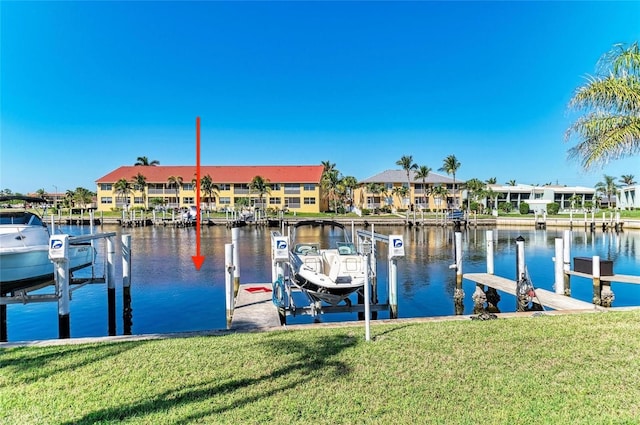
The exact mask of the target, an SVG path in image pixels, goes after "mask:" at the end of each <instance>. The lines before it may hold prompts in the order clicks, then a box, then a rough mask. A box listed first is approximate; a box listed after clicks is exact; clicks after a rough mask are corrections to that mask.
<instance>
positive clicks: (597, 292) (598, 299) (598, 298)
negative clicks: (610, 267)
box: [591, 255, 602, 305]
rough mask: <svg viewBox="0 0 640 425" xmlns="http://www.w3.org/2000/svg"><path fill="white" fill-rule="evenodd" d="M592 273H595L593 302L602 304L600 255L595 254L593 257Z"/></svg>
mask: <svg viewBox="0 0 640 425" xmlns="http://www.w3.org/2000/svg"><path fill="white" fill-rule="evenodd" d="M591 273H592V274H593V303H594V304H595V305H601V304H602V293H601V288H600V257H599V256H597V255H594V256H593V257H592V259H591Z"/></svg>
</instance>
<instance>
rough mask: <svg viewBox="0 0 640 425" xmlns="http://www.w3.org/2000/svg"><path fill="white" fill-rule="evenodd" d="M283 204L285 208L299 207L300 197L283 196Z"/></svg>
mask: <svg viewBox="0 0 640 425" xmlns="http://www.w3.org/2000/svg"><path fill="white" fill-rule="evenodd" d="M284 206H285V207H287V208H300V197H287V198H284Z"/></svg>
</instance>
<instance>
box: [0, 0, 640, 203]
mask: <svg viewBox="0 0 640 425" xmlns="http://www.w3.org/2000/svg"><path fill="white" fill-rule="evenodd" d="M0 14H1V34H0V36H1V37H0V43H1V46H0V47H1V50H0V59H1V63H0V66H1V68H0V83H1V86H0V96H1V99H0V101H1V105H0V106H1V128H0V131H1V133H0V136H1V145H0V165H1V170H0V188H1V189H4V188H9V189H11V190H12V191H13V192H22V193H26V192H32V191H35V190H37V189H39V188H43V189H45V191H47V192H53V191H54V190H55V189H56V188H57V189H58V190H59V191H64V190H67V189H75V188H76V187H78V186H82V187H86V188H88V189H91V190H95V180H96V179H98V178H99V177H101V176H103V175H105V174H107V173H108V172H110V171H112V170H113V169H115V168H117V167H119V166H120V165H132V164H133V163H134V162H135V160H136V158H137V157H139V156H147V157H148V158H149V159H156V160H159V161H160V163H161V164H162V165H186V164H195V119H196V117H197V116H200V117H201V120H202V130H201V132H202V138H201V155H202V159H201V162H202V164H205V165H234V164H243V165H251V164H259V165H273V164H319V163H320V162H321V161H325V160H330V161H331V162H334V163H336V167H337V168H338V169H339V170H340V171H341V172H342V174H343V175H352V176H355V177H356V178H357V179H359V180H362V179H365V178H367V177H370V176H372V175H374V174H376V173H378V172H381V171H383V170H385V169H397V168H398V167H397V166H396V165H395V162H396V161H397V160H398V159H399V158H400V157H401V156H403V155H412V156H413V159H414V161H415V162H416V163H417V164H419V165H427V166H429V167H431V168H432V169H433V171H435V172H437V170H438V168H440V167H441V166H442V161H443V159H444V158H445V157H446V156H447V155H450V154H454V155H456V157H457V158H458V160H459V161H460V163H461V167H460V169H459V170H458V173H457V176H456V178H457V179H459V180H467V179H471V178H479V179H481V180H486V179H488V178H490V177H496V178H497V180H498V182H499V183H505V182H507V181H509V180H516V182H518V183H527V184H544V183H548V182H552V183H556V182H557V183H559V184H566V185H583V186H592V185H593V184H595V183H596V182H598V181H601V180H603V175H604V174H608V175H613V176H616V177H619V176H620V175H622V174H634V175H635V176H636V180H640V158H639V157H637V156H636V157H634V158H627V159H624V160H619V161H615V162H612V163H610V164H609V165H607V166H606V167H604V168H597V169H594V170H591V171H589V172H584V171H582V170H581V169H580V165H579V164H578V162H576V161H569V160H568V159H567V155H566V152H567V149H568V148H569V147H571V146H572V145H573V143H565V141H564V133H565V130H566V128H567V127H568V126H569V125H570V123H571V122H572V120H574V119H575V118H576V117H577V115H576V114H575V113H570V112H569V111H567V107H566V105H567V103H568V101H569V99H570V98H571V95H572V94H573V91H574V90H575V88H576V87H578V86H579V85H580V84H583V83H584V82H585V77H586V76H587V75H588V74H593V73H595V71H596V63H597V61H598V59H599V58H600V57H601V55H602V54H603V53H605V52H606V51H608V50H609V49H610V48H611V47H612V45H614V44H615V43H631V42H633V41H635V40H640V2H406V3H405V2H402V3H397V2H371V3H368V2H345V3H343V2H258V3H252V2H230V3H225V2H181V3H177V2H176V3H174V2H42V3H39V2H7V1H3V2H1V3H0ZM443 174H444V173H443ZM213 177H214V179H215V176H213Z"/></svg>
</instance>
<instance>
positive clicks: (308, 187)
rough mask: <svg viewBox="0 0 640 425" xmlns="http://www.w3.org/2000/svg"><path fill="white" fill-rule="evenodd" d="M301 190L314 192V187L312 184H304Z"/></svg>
mask: <svg viewBox="0 0 640 425" xmlns="http://www.w3.org/2000/svg"><path fill="white" fill-rule="evenodd" d="M303 189H304V190H316V185H315V184H313V183H305V184H304V187H303Z"/></svg>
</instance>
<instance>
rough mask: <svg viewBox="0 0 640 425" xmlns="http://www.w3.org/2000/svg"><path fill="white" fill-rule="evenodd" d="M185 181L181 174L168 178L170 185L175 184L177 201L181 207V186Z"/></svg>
mask: <svg viewBox="0 0 640 425" xmlns="http://www.w3.org/2000/svg"><path fill="white" fill-rule="evenodd" d="M183 181H184V180H183V179H182V177H181V176H169V177H168V178H167V183H169V184H170V185H173V187H174V189H175V191H176V203H177V206H178V207H180V186H182V182H183Z"/></svg>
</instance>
